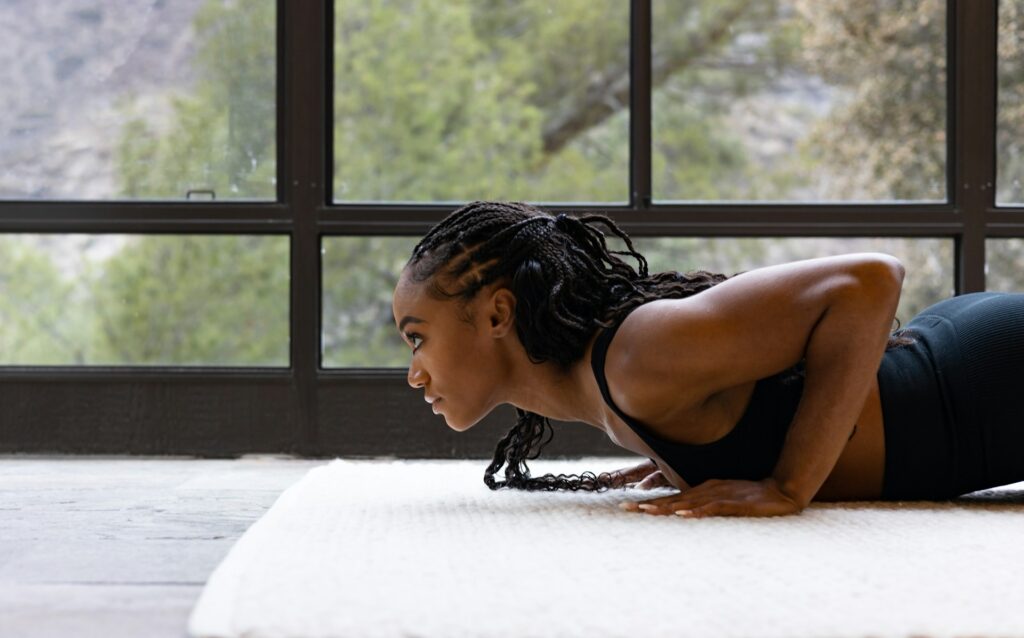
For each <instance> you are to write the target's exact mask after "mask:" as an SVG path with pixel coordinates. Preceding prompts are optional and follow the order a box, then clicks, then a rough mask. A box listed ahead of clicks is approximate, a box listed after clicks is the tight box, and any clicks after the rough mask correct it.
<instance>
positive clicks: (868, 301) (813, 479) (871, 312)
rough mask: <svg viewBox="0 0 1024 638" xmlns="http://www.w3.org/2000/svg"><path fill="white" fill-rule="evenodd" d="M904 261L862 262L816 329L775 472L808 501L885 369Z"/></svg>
mask: <svg viewBox="0 0 1024 638" xmlns="http://www.w3.org/2000/svg"><path fill="white" fill-rule="evenodd" d="M902 281H903V268H902V266H901V265H900V264H899V263H898V262H895V261H893V262H892V263H886V262H879V263H876V264H871V265H868V266H865V267H864V268H862V269H861V270H860V271H859V272H858V273H857V274H856V275H855V276H854V277H853V278H852V280H851V283H850V284H849V285H847V286H844V287H842V288H841V289H839V290H837V292H836V298H835V300H834V301H833V302H832V303H831V304H830V305H829V307H828V308H827V309H826V310H825V312H824V313H823V314H822V316H821V318H820V319H819V320H818V323H817V324H816V326H815V328H814V330H813V331H812V332H811V335H810V338H809V340H808V342H807V349H806V355H805V359H806V367H805V370H806V379H805V382H804V389H803V395H802V398H801V400H800V404H799V406H798V408H797V411H796V414H795V416H794V417H793V422H792V423H791V424H790V428H789V432H788V433H787V435H786V441H785V444H784V445H783V448H782V453H781V454H780V456H779V460H778V463H777V464H776V466H775V470H774V472H773V478H774V479H775V480H776V482H777V483H778V485H779V488H780V489H781V490H782V491H783V492H784V493H785V494H786V495H788V496H790V497H791V498H793V499H795V500H796V501H797V502H798V503H800V504H801V505H802V506H807V505H808V504H809V503H810V502H811V500H812V499H813V498H814V495H815V494H817V492H818V490H819V489H820V488H821V486H822V484H824V482H825V480H826V479H827V478H828V476H829V474H830V473H831V472H832V470H833V468H834V467H835V464H836V462H837V461H838V460H839V457H840V455H841V454H842V452H843V448H844V447H845V446H846V443H847V441H848V440H849V438H850V433H851V432H852V431H853V428H854V426H855V424H856V421H857V417H858V416H859V415H860V413H861V411H862V409H863V406H864V402H865V400H866V399H867V395H868V391H869V390H870V387H871V383H872V380H873V379H874V377H875V375H876V374H877V372H878V366H879V364H880V362H881V358H882V354H883V353H884V351H885V344H886V342H887V340H888V337H889V332H890V328H891V326H892V320H893V316H894V315H895V313H896V306H897V304H898V301H899V294H900V288H901V285H902Z"/></svg>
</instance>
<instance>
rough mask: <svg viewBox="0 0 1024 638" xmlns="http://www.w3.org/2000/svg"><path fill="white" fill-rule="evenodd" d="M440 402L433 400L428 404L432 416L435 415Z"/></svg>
mask: <svg viewBox="0 0 1024 638" xmlns="http://www.w3.org/2000/svg"><path fill="white" fill-rule="evenodd" d="M440 402H441V399H434V400H433V401H432V402H431V404H430V409H431V410H433V412H434V414H437V404H438V403H440Z"/></svg>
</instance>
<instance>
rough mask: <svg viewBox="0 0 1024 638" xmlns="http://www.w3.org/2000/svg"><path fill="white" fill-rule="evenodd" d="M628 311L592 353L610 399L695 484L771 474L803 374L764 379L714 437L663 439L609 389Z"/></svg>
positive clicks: (599, 381)
mask: <svg viewBox="0 0 1024 638" xmlns="http://www.w3.org/2000/svg"><path fill="white" fill-rule="evenodd" d="M637 307H639V306H637ZM635 309H636V308H633V309H632V310H635ZM632 310H630V312H632ZM627 316H629V313H628V312H627V313H626V314H625V315H623V317H622V319H621V320H619V322H618V323H617V324H615V325H613V326H612V327H610V328H606V329H604V330H602V332H601V334H599V335H598V337H597V340H596V341H595V342H594V349H593V352H592V353H591V365H592V367H593V368H594V377H595V378H596V379H597V385H598V387H600V388H601V396H603V397H604V400H605V403H607V404H608V406H609V407H610V408H611V409H612V410H614V411H615V413H616V414H618V415H619V417H620V418H621V419H622V420H623V421H624V422H625V423H626V425H628V426H629V427H630V428H631V429H632V430H633V431H634V432H636V433H637V435H638V436H639V437H640V438H641V439H643V440H644V442H645V443H647V445H648V446H650V448H651V449H652V450H654V453H655V454H657V455H658V456H660V457H661V458H662V460H664V461H665V463H668V465H669V466H670V467H671V468H672V469H673V470H675V471H676V472H677V473H678V474H679V476H681V477H682V478H683V480H684V481H686V483H687V485H689V486H690V487H695V486H697V485H700V484H701V483H703V482H704V481H706V480H708V479H713V478H716V479H742V480H750V481H755V480H761V479H763V478H767V477H768V476H770V475H771V473H772V472H773V471H774V469H775V464H776V463H777V462H778V460H779V454H780V453H781V451H782V445H783V443H785V440H786V432H787V431H788V430H789V424H790V422H792V420H793V415H794V414H795V413H796V408H797V405H798V404H799V402H800V395H801V394H802V392H803V385H804V384H803V381H804V380H803V377H802V376H796V375H794V374H793V371H792V370H784V371H782V372H780V373H778V374H776V375H773V376H770V377H765V378H764V379H760V380H759V381H758V382H757V384H756V385H755V386H754V392H753V394H752V395H751V397H750V403H749V404H748V405H747V409H746V410H745V411H744V413H743V416H742V417H740V420H739V421H738V422H737V423H736V427H734V428H733V429H732V430H730V431H729V433H728V434H726V435H725V436H723V437H721V438H719V439H717V440H715V441H712V442H711V443H705V444H701V445H691V444H686V443H677V442H675V441H669V440H667V439H663V438H661V437H659V436H657V435H656V434H654V433H653V432H651V431H649V430H648V429H647V428H646V426H644V425H643V424H642V423H640V422H639V421H637V420H635V419H633V418H632V417H630V416H629V415H627V414H626V413H624V412H623V411H622V410H620V409H619V408H618V406H617V405H615V403H614V402H613V401H612V397H611V394H610V393H609V392H608V381H607V380H606V379H605V375H604V362H605V357H606V355H607V353H608V346H609V344H610V343H611V341H612V337H614V336H615V333H616V331H618V329H619V326H620V325H621V324H622V321H623V320H625V318H626V317H627ZM686 354H687V353H681V355H683V356H685V355H686ZM652 460H653V459H652Z"/></svg>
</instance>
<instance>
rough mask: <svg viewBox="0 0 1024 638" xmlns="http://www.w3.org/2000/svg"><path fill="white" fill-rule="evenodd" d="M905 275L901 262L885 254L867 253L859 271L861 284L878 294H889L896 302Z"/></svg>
mask: <svg viewBox="0 0 1024 638" xmlns="http://www.w3.org/2000/svg"><path fill="white" fill-rule="evenodd" d="M906 273H907V271H906V268H904V267H903V262H901V261H900V260H899V259H897V258H896V257H893V256H892V255H889V254H886V253H869V254H868V255H866V256H865V259H864V261H863V262H862V264H861V268H860V270H859V274H860V281H861V283H862V284H864V285H866V286H867V287H869V288H871V289H872V290H875V291H878V293H880V294H891V295H892V296H893V297H894V298H895V299H897V300H898V299H899V296H900V292H901V290H902V289H903V278H904V276H905V275H906Z"/></svg>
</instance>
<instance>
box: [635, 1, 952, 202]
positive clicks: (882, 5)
mask: <svg viewBox="0 0 1024 638" xmlns="http://www.w3.org/2000/svg"><path fill="white" fill-rule="evenodd" d="M945 7H946V2H945V0H862V1H860V2H846V1H840V0H768V1H765V2H722V1H721V0H691V1H688V2H678V1H676V0H654V3H653V10H654V25H653V47H654V70H653V76H654V87H653V88H654V94H653V109H654V115H653V117H654V119H653V157H652V162H653V188H654V196H655V199H657V200H659V201H721V200H745V201H798V202H824V201H844V202H852V201H874V202H877V201H945V200H946V177H945V170H946V108H945V104H946V28H945V24H946V10H945Z"/></svg>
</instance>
